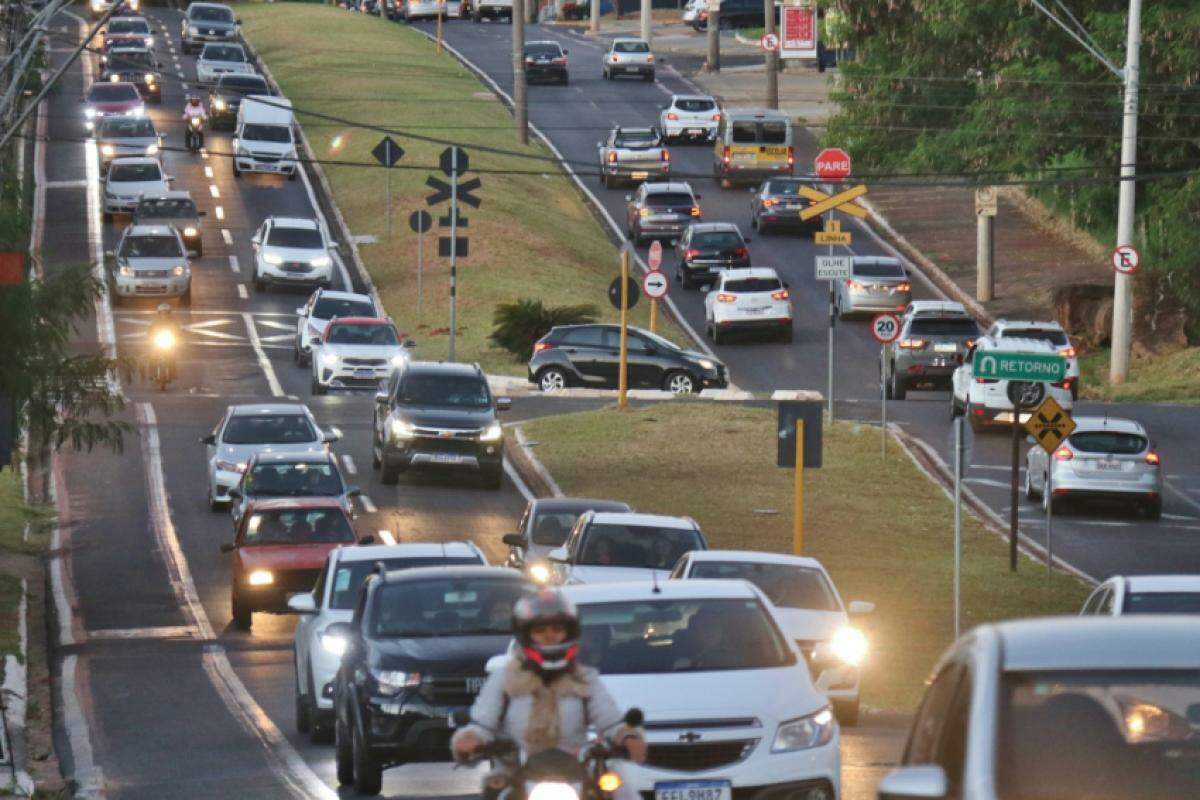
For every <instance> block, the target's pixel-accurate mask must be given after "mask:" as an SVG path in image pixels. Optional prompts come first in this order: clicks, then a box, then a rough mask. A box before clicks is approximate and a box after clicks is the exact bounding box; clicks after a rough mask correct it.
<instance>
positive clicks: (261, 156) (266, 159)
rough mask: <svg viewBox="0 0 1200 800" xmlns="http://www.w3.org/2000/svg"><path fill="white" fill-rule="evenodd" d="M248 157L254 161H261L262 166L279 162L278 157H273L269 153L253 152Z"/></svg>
mask: <svg viewBox="0 0 1200 800" xmlns="http://www.w3.org/2000/svg"><path fill="white" fill-rule="evenodd" d="M250 157H251V158H253V159H254V160H255V161H261V162H263V163H264V164H274V163H275V162H276V161H278V160H279V156H277V155H273V154H271V153H255V152H253V151H252V152H251V153H250Z"/></svg>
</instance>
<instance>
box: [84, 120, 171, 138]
mask: <svg viewBox="0 0 1200 800" xmlns="http://www.w3.org/2000/svg"><path fill="white" fill-rule="evenodd" d="M99 135H100V138H101V139H127V138H134V137H137V138H153V137H154V136H157V135H158V134H157V133H156V132H155V130H154V123H153V122H151V121H150V118H149V117H109V118H108V119H106V120H104V123H103V124H102V125H101V126H100V134H99Z"/></svg>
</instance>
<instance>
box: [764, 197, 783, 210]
mask: <svg viewBox="0 0 1200 800" xmlns="http://www.w3.org/2000/svg"><path fill="white" fill-rule="evenodd" d="M762 204H763V208H770V207H771V206H777V205H779V201H778V200H776V199H775V198H774V197H764V198H763V201H762Z"/></svg>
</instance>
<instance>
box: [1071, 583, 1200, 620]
mask: <svg viewBox="0 0 1200 800" xmlns="http://www.w3.org/2000/svg"><path fill="white" fill-rule="evenodd" d="M1079 613H1080V614H1082V615H1084V616H1089V615H1093V614H1099V615H1102V616H1106V617H1119V616H1123V615H1125V614H1200V575H1113V576H1112V577H1111V578H1109V579H1108V580H1106V581H1105V582H1104V583H1102V584H1100V585H1099V586H1097V587H1096V589H1095V590H1094V591H1093V592H1092V593H1091V594H1090V595H1089V596H1088V599H1087V601H1086V602H1084V604H1083V610H1082V611H1080V612H1079Z"/></svg>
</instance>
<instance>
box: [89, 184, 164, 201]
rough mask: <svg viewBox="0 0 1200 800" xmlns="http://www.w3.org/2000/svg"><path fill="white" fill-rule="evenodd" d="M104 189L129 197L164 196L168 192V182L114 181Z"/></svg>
mask: <svg viewBox="0 0 1200 800" xmlns="http://www.w3.org/2000/svg"><path fill="white" fill-rule="evenodd" d="M104 188H105V189H106V190H108V191H110V192H112V193H113V194H117V195H121V196H122V197H129V196H130V195H139V194H152V193H153V194H163V193H164V192H166V191H167V182H166V181H112V182H110V183H106V184H105V185H104Z"/></svg>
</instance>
